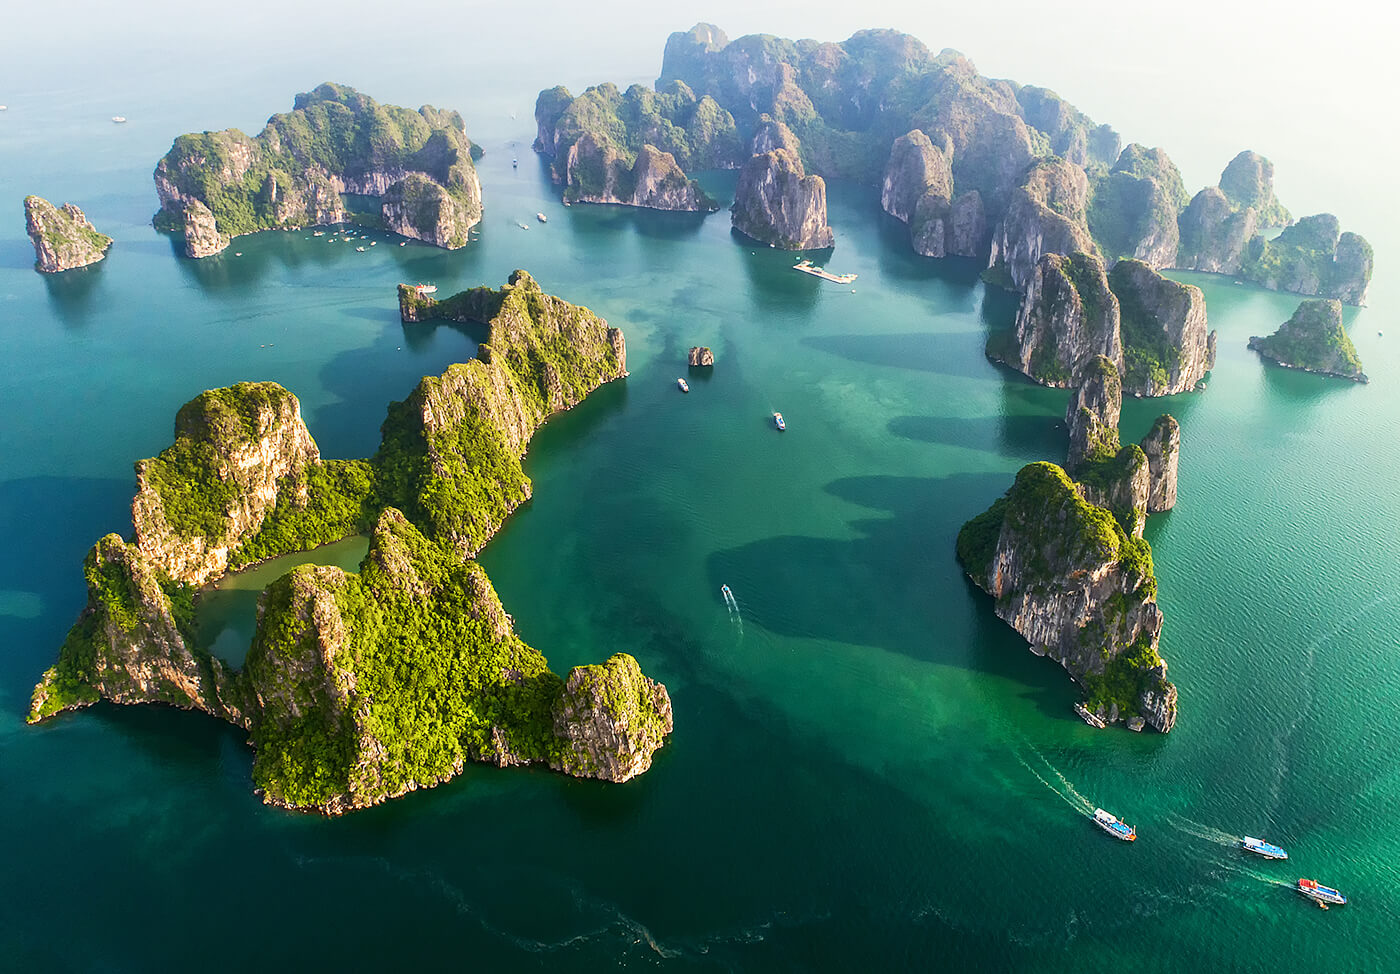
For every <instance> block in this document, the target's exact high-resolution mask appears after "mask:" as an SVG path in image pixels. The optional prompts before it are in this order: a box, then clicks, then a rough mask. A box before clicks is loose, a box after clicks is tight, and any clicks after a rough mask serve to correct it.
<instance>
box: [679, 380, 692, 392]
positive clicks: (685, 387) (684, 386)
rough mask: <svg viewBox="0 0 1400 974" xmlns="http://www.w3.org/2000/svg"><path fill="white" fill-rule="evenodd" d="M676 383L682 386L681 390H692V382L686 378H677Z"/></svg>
mask: <svg viewBox="0 0 1400 974" xmlns="http://www.w3.org/2000/svg"><path fill="white" fill-rule="evenodd" d="M676 385H677V386H679V387H680V390H681V392H689V391H690V384H689V383H688V382H686V381H685V380H684V379H677V380H676Z"/></svg>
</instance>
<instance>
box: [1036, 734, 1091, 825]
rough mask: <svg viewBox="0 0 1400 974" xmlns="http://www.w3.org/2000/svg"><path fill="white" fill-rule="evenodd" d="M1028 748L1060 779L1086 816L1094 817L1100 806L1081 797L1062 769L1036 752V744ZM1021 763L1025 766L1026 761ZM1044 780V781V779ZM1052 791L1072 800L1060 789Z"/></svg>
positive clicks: (1067, 799)
mask: <svg viewBox="0 0 1400 974" xmlns="http://www.w3.org/2000/svg"><path fill="white" fill-rule="evenodd" d="M1026 746H1027V747H1028V748H1030V750H1031V752H1032V753H1033V754H1034V755H1035V756H1036V757H1038V758H1040V760H1041V762H1042V763H1043V764H1044V765H1045V766H1046V767H1047V768H1049V769H1050V773H1051V774H1053V775H1054V776H1055V777H1056V778H1058V779H1060V784H1062V785H1063V786H1064V789H1065V791H1067V792H1069V794H1070V795H1073V796H1074V798H1075V800H1076V801H1077V803H1078V805H1079V808H1080V809H1081V810H1082V811H1083V812H1084V814H1086V815H1093V814H1094V809H1095V808H1097V807H1098V806H1096V805H1095V804H1094V803H1093V802H1091V801H1089V799H1087V798H1085V797H1084V796H1083V795H1081V794H1080V793H1079V792H1078V791H1077V790H1076V789H1075V787H1074V785H1073V784H1071V783H1070V780H1069V779H1068V778H1066V777H1065V776H1064V775H1063V774H1061V773H1060V769H1059V768H1057V767H1055V766H1054V765H1053V764H1051V763H1050V760H1049V759H1048V758H1046V757H1045V755H1043V754H1041V753H1040V752H1039V751H1038V750H1036V747H1035V745H1034V744H1027V745H1026ZM1021 763H1022V764H1025V762H1024V761H1022V762H1021ZM1029 767H1030V766H1029V765H1027V768H1028V769H1029ZM1031 773H1032V774H1035V772H1034V771H1032V772H1031ZM1036 777H1039V775H1036ZM1042 780H1043V779H1042ZM1048 784H1049V783H1048V782H1047V785H1048ZM1052 790H1054V791H1056V793H1058V794H1060V795H1061V797H1063V798H1064V799H1065V800H1066V801H1069V800H1070V799H1069V795H1065V794H1064V793H1063V792H1060V791H1059V789H1052ZM1071 804H1073V802H1071Z"/></svg>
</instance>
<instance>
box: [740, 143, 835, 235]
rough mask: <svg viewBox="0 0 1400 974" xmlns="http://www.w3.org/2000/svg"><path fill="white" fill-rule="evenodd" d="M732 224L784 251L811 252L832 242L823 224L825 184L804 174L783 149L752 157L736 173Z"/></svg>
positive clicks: (799, 164)
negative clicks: (736, 186) (736, 185)
mask: <svg viewBox="0 0 1400 974" xmlns="http://www.w3.org/2000/svg"><path fill="white" fill-rule="evenodd" d="M733 223H734V228H735V229H736V230H738V231H740V232H741V233H743V234H745V235H747V236H749V237H752V238H753V239H754V240H757V241H759V242H760V243H766V244H769V245H770V246H774V247H779V248H781V249H783V250H816V249H819V248H822V247H830V246H831V245H832V243H833V242H834V239H835V238H834V236H833V234H832V232H831V227H829V226H827V223H826V182H825V180H823V179H822V178H821V177H820V176H808V175H807V173H806V172H805V171H804V170H803V168H802V162H801V160H800V159H798V158H797V157H796V156H794V155H793V154H792V153H790V152H788V151H786V150H784V149H776V150H774V151H773V152H768V153H764V154H763V155H761V156H754V157H753V158H752V159H750V160H749V161H748V162H747V163H745V164H744V168H743V169H742V170H740V172H739V184H738V188H737V189H736V190H735V192H734V207H733Z"/></svg>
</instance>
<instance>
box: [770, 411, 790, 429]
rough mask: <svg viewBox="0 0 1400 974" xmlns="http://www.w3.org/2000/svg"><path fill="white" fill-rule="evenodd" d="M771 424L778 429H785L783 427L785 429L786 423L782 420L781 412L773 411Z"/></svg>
mask: <svg viewBox="0 0 1400 974" xmlns="http://www.w3.org/2000/svg"><path fill="white" fill-rule="evenodd" d="M773 425H774V426H776V427H778V429H780V430H785V429H787V423H785V422H783V414H782V413H774V414H773Z"/></svg>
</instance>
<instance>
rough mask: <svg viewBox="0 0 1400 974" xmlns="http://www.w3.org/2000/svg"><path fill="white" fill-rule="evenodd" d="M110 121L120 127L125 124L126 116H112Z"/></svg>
mask: <svg viewBox="0 0 1400 974" xmlns="http://www.w3.org/2000/svg"><path fill="white" fill-rule="evenodd" d="M112 121H114V122H116V123H117V124H118V125H120V124H121V123H122V122H125V121H126V116H125V115H113V116H112Z"/></svg>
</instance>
